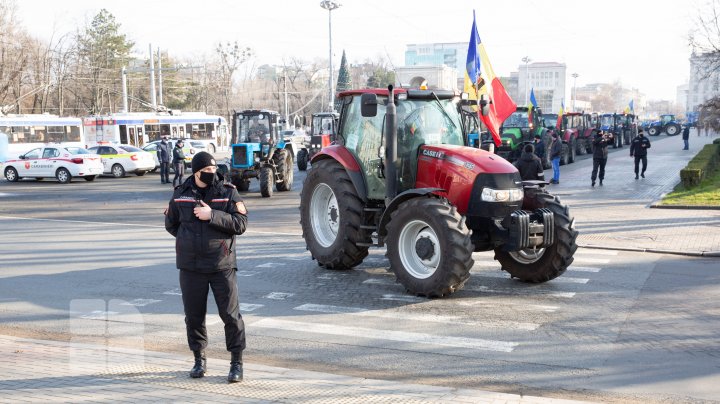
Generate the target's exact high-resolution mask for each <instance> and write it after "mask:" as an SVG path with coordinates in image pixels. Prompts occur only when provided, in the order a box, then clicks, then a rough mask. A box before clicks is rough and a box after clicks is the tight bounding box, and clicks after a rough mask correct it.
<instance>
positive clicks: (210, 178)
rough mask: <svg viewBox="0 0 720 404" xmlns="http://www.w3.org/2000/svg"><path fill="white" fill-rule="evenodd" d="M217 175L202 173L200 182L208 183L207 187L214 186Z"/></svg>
mask: <svg viewBox="0 0 720 404" xmlns="http://www.w3.org/2000/svg"><path fill="white" fill-rule="evenodd" d="M215 178H216V177H215V173H208V172H204V171H202V172H200V181H202V182H204V183H206V184H207V185H212V184H214V183H215Z"/></svg>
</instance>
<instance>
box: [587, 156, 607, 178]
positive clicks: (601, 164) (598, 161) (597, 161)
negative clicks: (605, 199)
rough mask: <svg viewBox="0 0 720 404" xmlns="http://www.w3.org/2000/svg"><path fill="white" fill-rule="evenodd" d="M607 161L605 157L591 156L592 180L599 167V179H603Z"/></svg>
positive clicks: (596, 176)
mask: <svg viewBox="0 0 720 404" xmlns="http://www.w3.org/2000/svg"><path fill="white" fill-rule="evenodd" d="M606 163H607V158H604V159H603V158H593V170H592V175H591V176H590V179H591V180H592V182H595V179H596V178H598V168H599V169H600V181H602V180H604V179H605V164H606Z"/></svg>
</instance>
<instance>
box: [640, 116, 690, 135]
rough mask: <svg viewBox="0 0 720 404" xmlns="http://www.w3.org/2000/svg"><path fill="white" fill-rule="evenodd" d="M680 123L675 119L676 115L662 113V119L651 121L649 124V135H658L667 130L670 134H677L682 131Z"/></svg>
mask: <svg viewBox="0 0 720 404" xmlns="http://www.w3.org/2000/svg"><path fill="white" fill-rule="evenodd" d="M681 129H682V128H681V127H680V123H678V122H677V120H675V115H673V114H664V115H660V120H659V121H655V122H651V123H650V125H649V126H648V135H650V136H658V135H660V134H661V133H663V132H665V133H667V135H668V136H675V135H677V134H679V133H680V130H681Z"/></svg>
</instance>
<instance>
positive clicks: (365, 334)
mask: <svg viewBox="0 0 720 404" xmlns="http://www.w3.org/2000/svg"><path fill="white" fill-rule="evenodd" d="M251 327H256V328H271V329H278V330H284V331H296V332H307V333H314V334H327V335H336V336H343V337H353V338H358V337H362V338H367V339H375V340H390V341H398V342H409V343H416V344H429V345H439V346H446V347H451V348H465V349H476V350H483V351H497V352H512V351H513V349H515V347H516V346H518V345H519V343H517V342H505V341H494V340H485V339H479V338H464V337H443V336H437V335H430V334H421V333H415V332H405V331H392V330H375V329H372V328H362V327H345V326H338V325H335V324H316V323H302V322H298V321H287V320H278V319H273V318H264V319H262V320H259V321H256V322H254V323H252V325H251Z"/></svg>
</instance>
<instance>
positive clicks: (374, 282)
mask: <svg viewBox="0 0 720 404" xmlns="http://www.w3.org/2000/svg"><path fill="white" fill-rule="evenodd" d="M362 283H364V284H367V285H385V286H395V285H397V284H398V283H397V282H395V281H394V280H390V279H379V278H370V279H366V280H364V281H362Z"/></svg>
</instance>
